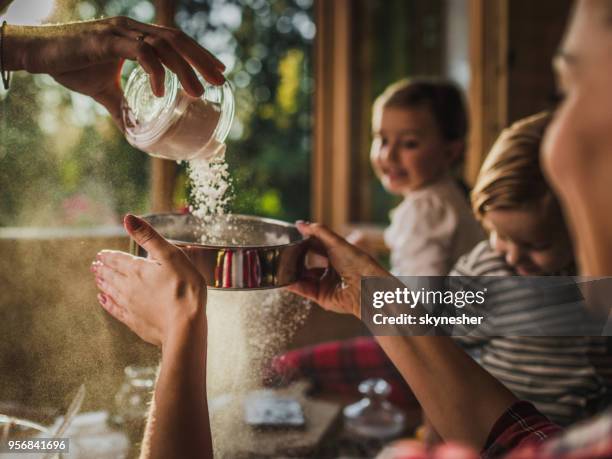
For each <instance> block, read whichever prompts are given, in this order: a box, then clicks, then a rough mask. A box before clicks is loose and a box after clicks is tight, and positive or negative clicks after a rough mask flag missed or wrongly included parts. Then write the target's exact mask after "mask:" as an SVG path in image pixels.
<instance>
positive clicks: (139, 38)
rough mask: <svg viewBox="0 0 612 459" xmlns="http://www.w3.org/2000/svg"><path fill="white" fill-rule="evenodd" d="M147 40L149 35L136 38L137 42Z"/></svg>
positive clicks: (143, 34) (142, 34)
mask: <svg viewBox="0 0 612 459" xmlns="http://www.w3.org/2000/svg"><path fill="white" fill-rule="evenodd" d="M145 38H147V34H146V33H141V34H140V35H138V37H136V40H137V41H144V40H145Z"/></svg>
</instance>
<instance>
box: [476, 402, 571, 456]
mask: <svg viewBox="0 0 612 459" xmlns="http://www.w3.org/2000/svg"><path fill="white" fill-rule="evenodd" d="M560 430H561V428H560V427H559V426H557V425H556V424H553V423H552V422H551V421H550V420H549V419H548V418H547V417H546V416H544V415H543V414H542V413H540V412H539V411H538V410H537V409H536V408H535V407H534V406H533V405H532V404H531V403H529V402H525V401H520V402H517V403H515V404H514V405H513V406H511V407H510V408H509V409H508V410H507V411H506V412H505V413H504V414H503V415H502V416H501V417H500V418H499V419H498V421H497V422H496V423H495V425H494V426H493V428H492V429H491V433H490V434H489V438H488V439H487V444H486V445H485V447H484V452H483V454H482V457H483V458H497V457H502V456H504V455H505V454H507V453H508V452H510V451H513V450H515V449H516V448H519V449H518V450H516V453H520V454H523V453H524V452H527V451H537V450H539V449H540V446H541V445H542V442H543V441H544V440H547V439H549V438H550V436H551V435H554V434H556V433H558V432H559V431H560ZM510 457H517V458H518V457H523V456H522V455H519V456H514V452H513V453H512V454H511V455H510ZM532 457H533V458H536V457H539V456H538V455H535V456H526V458H532Z"/></svg>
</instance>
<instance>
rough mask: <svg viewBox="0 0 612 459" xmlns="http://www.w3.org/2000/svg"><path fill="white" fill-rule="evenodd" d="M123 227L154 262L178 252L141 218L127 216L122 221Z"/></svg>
mask: <svg viewBox="0 0 612 459" xmlns="http://www.w3.org/2000/svg"><path fill="white" fill-rule="evenodd" d="M123 226H124V227H125V229H126V230H127V232H128V233H129V235H130V236H132V238H133V239H134V241H136V243H137V244H138V245H139V246H140V247H142V248H143V249H145V250H146V251H147V252H148V253H149V254H150V256H151V258H153V259H155V260H163V259H167V258H169V257H170V256H171V255H172V253H173V252H175V251H177V250H179V249H178V248H176V247H175V246H174V245H172V244H171V243H170V242H168V241H166V240H165V239H164V238H163V237H162V236H161V235H160V234H159V233H158V232H157V231H155V230H154V229H153V227H152V226H151V225H149V224H148V223H147V222H146V221H144V220H143V219H141V218H138V217H136V216H134V215H131V214H128V215H126V216H125V218H124V219H123Z"/></svg>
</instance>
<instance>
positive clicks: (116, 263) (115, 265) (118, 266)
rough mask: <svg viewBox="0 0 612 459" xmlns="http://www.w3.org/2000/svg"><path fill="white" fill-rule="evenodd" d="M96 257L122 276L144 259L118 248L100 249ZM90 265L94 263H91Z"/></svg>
mask: <svg viewBox="0 0 612 459" xmlns="http://www.w3.org/2000/svg"><path fill="white" fill-rule="evenodd" d="M96 259H97V260H98V261H99V262H101V263H102V264H104V265H106V266H108V267H110V268H112V269H114V270H115V271H117V272H119V273H121V274H123V275H124V276H127V275H128V274H129V273H131V272H133V271H134V270H135V269H138V268H136V266H138V265H139V264H140V263H142V262H143V261H145V260H144V258H139V257H135V256H134V255H130V254H129V253H125V252H120V251H118V250H102V251H101V252H98V254H97V255H96ZM94 263H95V262H94ZM92 266H96V265H95V264H93V265H92Z"/></svg>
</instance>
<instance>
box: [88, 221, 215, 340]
mask: <svg viewBox="0 0 612 459" xmlns="http://www.w3.org/2000/svg"><path fill="white" fill-rule="evenodd" d="M124 226H125V228H126V230H127V231H128V233H129V234H130V236H132V237H133V238H134V240H135V241H136V242H137V243H138V244H139V245H140V246H141V247H143V248H144V249H145V250H146V251H147V252H148V253H149V258H148V259H145V258H139V257H134V256H132V255H129V254H127V253H124V252H118V251H111V250H103V251H101V252H100V253H98V256H97V261H94V262H93V263H92V271H93V272H94V274H95V275H96V285H97V286H98V288H99V289H100V291H101V293H100V294H98V301H99V302H100V304H101V305H102V307H103V308H104V309H106V311H108V312H109V313H110V314H111V315H112V316H113V317H115V318H116V319H118V320H120V321H121V322H123V323H124V324H125V325H127V326H128V327H129V328H130V329H131V330H132V331H133V332H134V333H136V334H137V335H138V336H139V337H140V338H142V339H143V340H145V341H147V342H149V343H151V344H155V345H156V346H162V347H163V345H164V343H165V342H166V340H167V339H168V338H169V337H171V336H173V334H175V333H178V332H180V331H181V330H185V329H186V328H185V327H189V326H190V325H191V324H193V323H194V322H193V321H196V322H197V321H205V306H206V283H205V281H204V278H203V277H202V276H201V275H200V273H199V272H198V271H197V270H196V268H195V267H194V266H193V264H192V263H191V262H190V261H189V259H188V258H187V256H186V255H185V254H184V253H183V252H182V251H181V250H180V249H179V248H178V247H176V246H174V245H172V244H171V243H169V242H168V241H166V240H165V239H164V238H163V237H162V236H160V235H159V234H158V233H157V232H156V231H155V230H154V229H153V228H152V227H151V226H150V225H149V224H148V223H147V222H145V221H144V220H141V219H139V218H137V217H134V216H133V215H128V216H126V218H125V220H124Z"/></svg>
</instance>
